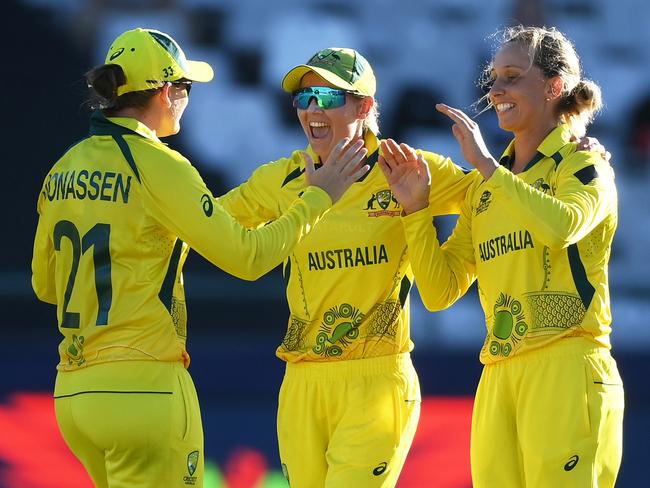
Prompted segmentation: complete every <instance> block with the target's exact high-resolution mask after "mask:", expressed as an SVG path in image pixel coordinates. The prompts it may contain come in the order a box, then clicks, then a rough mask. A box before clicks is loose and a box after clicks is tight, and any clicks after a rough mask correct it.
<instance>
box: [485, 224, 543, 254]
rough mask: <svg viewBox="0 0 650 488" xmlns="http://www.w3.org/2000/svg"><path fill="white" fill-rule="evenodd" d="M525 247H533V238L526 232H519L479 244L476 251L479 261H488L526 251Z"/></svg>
mask: <svg viewBox="0 0 650 488" xmlns="http://www.w3.org/2000/svg"><path fill="white" fill-rule="evenodd" d="M527 247H535V246H534V245H533V238H532V236H531V235H530V232H528V231H527V230H524V231H521V230H520V231H517V232H511V233H509V234H507V235H503V236H497V237H494V238H492V239H489V240H487V241H484V242H481V243H480V244H479V245H478V250H479V255H480V256H481V261H489V260H490V259H492V258H494V257H497V256H502V255H504V254H507V253H509V252H512V251H519V250H521V249H526V248H527Z"/></svg>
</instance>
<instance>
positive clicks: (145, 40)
mask: <svg viewBox="0 0 650 488" xmlns="http://www.w3.org/2000/svg"><path fill="white" fill-rule="evenodd" d="M104 63H105V64H117V65H119V66H121V67H122V70H124V74H125V75H126V84H124V85H122V86H120V87H118V89H117V94H118V96H119V95H123V94H125V93H129V92H134V91H142V90H150V89H152V88H159V87H161V86H162V85H163V84H164V83H166V82H171V81H177V80H180V79H187V80H192V81H203V82H206V81H210V80H211V79H212V78H213V76H214V72H213V71H212V67H211V66H210V65H209V64H208V63H206V62H203V61H190V60H188V59H187V58H186V57H185V53H184V52H183V50H182V49H181V47H180V46H179V45H178V43H177V42H176V41H175V40H174V39H173V38H172V37H171V36H170V35H168V34H165V33H164V32H160V31H157V30H154V29H142V28H137V29H132V30H129V31H126V32H124V33H123V34H121V35H120V36H119V37H118V38H117V39H115V40H114V41H113V43H112V44H111V47H110V49H109V50H108V53H107V54H106V61H104Z"/></svg>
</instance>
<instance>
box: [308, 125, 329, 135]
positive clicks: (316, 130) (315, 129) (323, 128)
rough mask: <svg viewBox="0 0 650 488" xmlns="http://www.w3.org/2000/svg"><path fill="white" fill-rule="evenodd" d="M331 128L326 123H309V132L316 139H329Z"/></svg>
mask: <svg viewBox="0 0 650 488" xmlns="http://www.w3.org/2000/svg"><path fill="white" fill-rule="evenodd" d="M329 131H330V126H329V125H328V124H326V123H325V122H309V132H310V133H311V136H312V137H313V138H314V139H322V138H324V137H327V135H328V134H329Z"/></svg>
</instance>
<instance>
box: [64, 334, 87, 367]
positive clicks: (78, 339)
mask: <svg viewBox="0 0 650 488" xmlns="http://www.w3.org/2000/svg"><path fill="white" fill-rule="evenodd" d="M85 340H86V339H84V336H76V335H74V334H73V336H72V344H70V345H69V346H68V347H67V349H66V350H65V354H66V356H68V364H69V365H72V364H74V365H75V366H81V365H82V364H83V363H85V362H86V358H85V357H84V342H85Z"/></svg>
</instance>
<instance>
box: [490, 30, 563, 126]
mask: <svg viewBox="0 0 650 488" xmlns="http://www.w3.org/2000/svg"><path fill="white" fill-rule="evenodd" d="M492 77H493V85H492V87H491V88H490V92H489V94H488V96H489V98H490V102H491V103H492V105H493V106H494V108H495V110H496V112H497V117H498V119H499V126H500V127H501V128H502V129H504V130H507V131H510V132H514V133H516V132H520V131H526V130H530V129H531V128H532V127H536V126H539V125H546V124H548V123H549V120H551V119H554V118H555V114H554V104H553V103H549V100H548V97H547V90H548V85H549V80H548V79H547V78H545V77H544V75H543V74H542V71H541V70H540V68H538V67H537V66H531V63H530V57H529V54H528V51H527V50H526V49H525V48H523V47H521V46H520V45H519V44H516V43H509V44H505V45H504V46H503V47H501V49H499V51H498V52H497V54H496V56H495V57H494V61H493V70H492Z"/></svg>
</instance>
